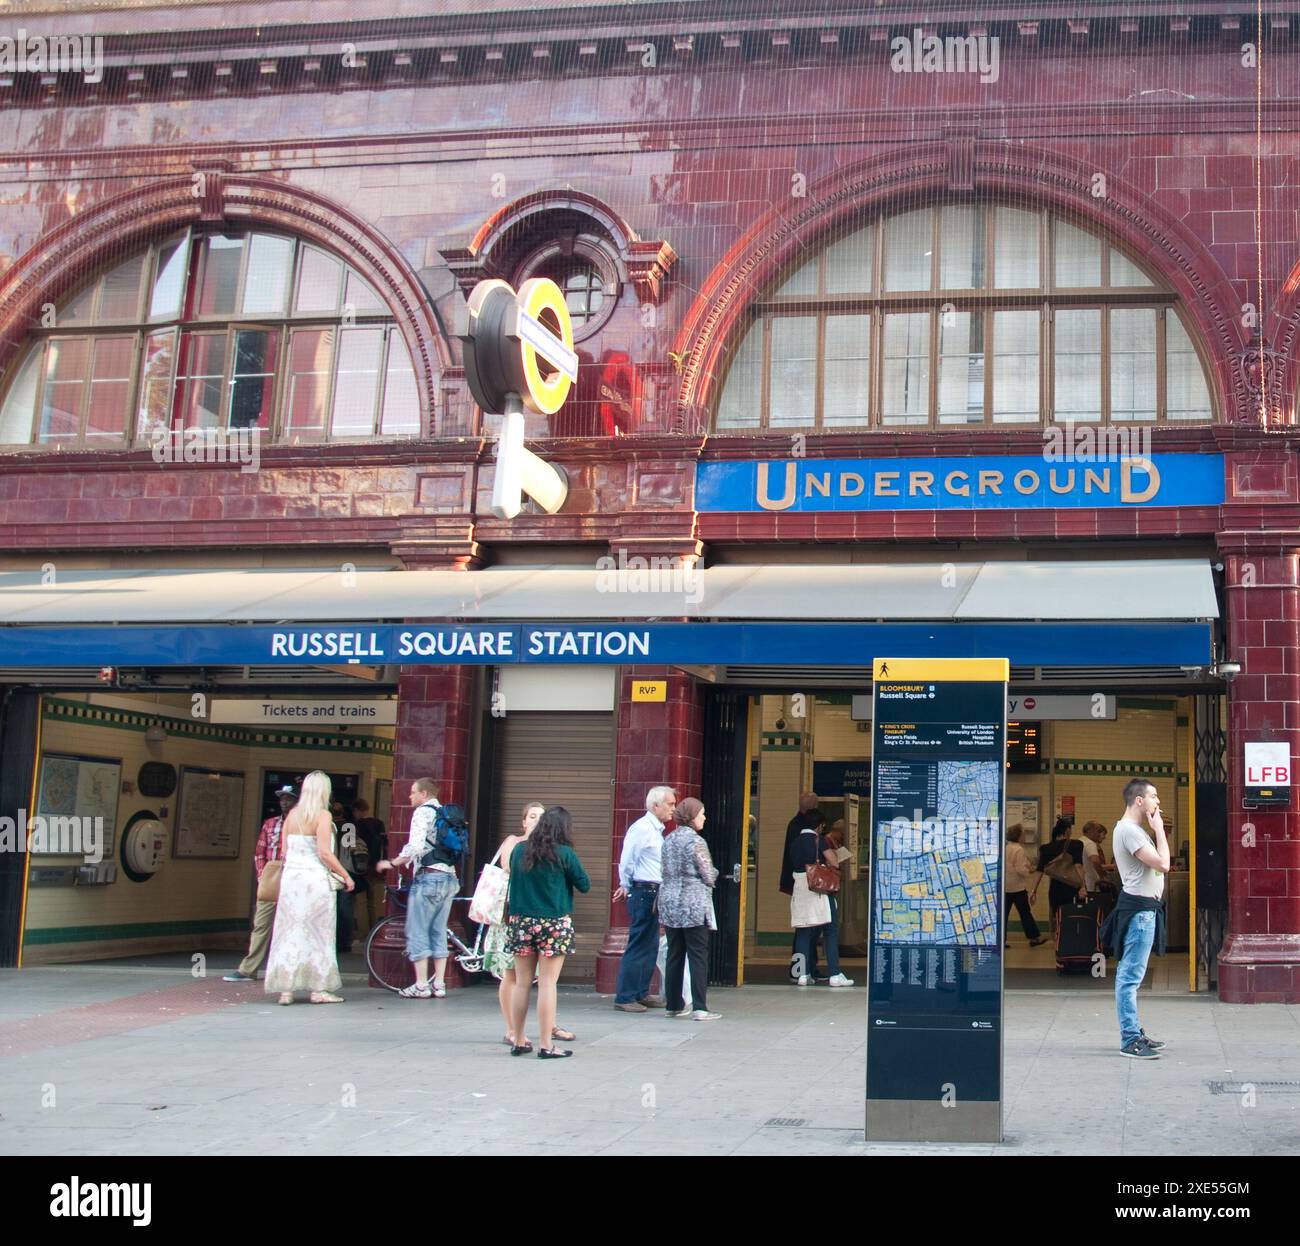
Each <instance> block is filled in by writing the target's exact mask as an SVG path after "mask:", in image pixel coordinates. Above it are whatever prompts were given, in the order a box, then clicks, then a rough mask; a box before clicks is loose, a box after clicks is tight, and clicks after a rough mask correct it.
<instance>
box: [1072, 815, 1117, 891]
mask: <svg viewBox="0 0 1300 1246" xmlns="http://www.w3.org/2000/svg"><path fill="white" fill-rule="evenodd" d="M1082 834H1083V840H1082V841H1081V845H1080V846H1081V847H1082V848H1083V887H1084V890H1085V891H1087V893H1088V894H1089V895H1090V896H1095V895H1099V894H1100V893H1101V892H1103V891H1110V892H1113V891H1114V890H1115V886H1114V883H1113V881H1112V876H1113V874H1114V866H1110V865H1107V864H1106V850H1105V849H1104V848H1103V847H1102V846H1101V845H1102V841H1103V840H1104V839H1105V838H1106V828H1105V827H1104V826H1102V824H1101V823H1100V822H1085V823H1084V824H1083V831H1082Z"/></svg>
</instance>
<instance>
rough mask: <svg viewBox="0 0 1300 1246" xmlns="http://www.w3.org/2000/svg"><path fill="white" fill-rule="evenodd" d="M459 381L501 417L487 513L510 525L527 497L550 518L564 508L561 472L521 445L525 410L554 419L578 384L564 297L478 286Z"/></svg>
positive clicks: (547, 285)
mask: <svg viewBox="0 0 1300 1246" xmlns="http://www.w3.org/2000/svg"><path fill="white" fill-rule="evenodd" d="M462 340H463V341H464V344H465V379H466V381H467V382H468V384H469V388H470V392H471V393H472V394H473V395H474V401H475V402H477V403H478V405H479V406H480V407H481V408H482V409H483V410H484V411H485V412H489V413H491V414H493V415H503V416H504V417H505V419H504V420H503V422H502V425H501V438H500V441H499V442H498V443H497V466H496V478H495V482H494V484H493V488H492V510H493V512H494V513H495V514H496V515H498V516H499V517H500V518H502V519H513V518H514V517H515V516H516V515H517V514H519V509H520V507H521V505H522V504H523V499H522V495H523V494H524V493H527V494H528V496H529V497H531V498H532V499H533V500H534V501H535V502H537V504H538V505H539V506H541V508H542V509H543V510H545V511H547V512H548V513H549V514H552V515H553V514H555V512H556V511H558V510H559V509H560V507H561V506H563V505H564V499H565V497H566V496H567V495H568V491H569V486H568V481H567V480H566V479H565V477H564V473H563V472H562V471H561V470H560V469H559V468H558V467H556V466H554V465H553V464H551V463H547V462H546V461H545V460H544V459H541V458H539V457H538V456H537V455H536V454H534V453H533V452H532V451H531V450H529V449H528V447H527V446H525V445H524V408H525V407H527V408H528V410H530V411H534V412H536V413H537V414H538V415H554V414H555V412H557V411H558V410H559V409H560V408H561V407H562V406H563V405H564V400H565V399H566V398H567V397H568V396H569V390H570V388H571V387H572V385H573V383H574V382H575V381H576V380H577V379H578V356H577V354H576V352H575V351H574V349H573V324H572V321H571V320H570V319H569V308H568V305H567V304H566V303H565V301H564V293H563V292H562V291H561V290H560V288H559V286H557V285H556V284H555V282H553V281H551V280H550V279H549V278H545V277H534V278H532V279H530V280H528V281H525V282H524V284H523V285H522V286H520V287H519V292H518V294H516V293H515V291H514V290H512V289H511V288H510V286H509V285H507V284H506V283H505V282H504V281H497V280H491V281H480V282H479V283H478V285H476V286H475V287H474V291H473V293H472V294H471V295H470V296H469V324H468V331H467V332H466V333H465V334H464V335H463V337H462Z"/></svg>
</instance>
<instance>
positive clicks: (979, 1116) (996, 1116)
mask: <svg viewBox="0 0 1300 1246" xmlns="http://www.w3.org/2000/svg"><path fill="white" fill-rule="evenodd" d="M866 1139H867V1141H868V1142H1001V1141H1002V1104H1001V1103H998V1102H996V1101H993V1102H984V1103H979V1102H970V1103H962V1102H960V1101H958V1102H957V1103H954V1104H952V1105H951V1106H950V1107H945V1106H944V1105H943V1104H942V1103H939V1102H937V1101H935V1100H933V1099H868V1100H867V1120H866Z"/></svg>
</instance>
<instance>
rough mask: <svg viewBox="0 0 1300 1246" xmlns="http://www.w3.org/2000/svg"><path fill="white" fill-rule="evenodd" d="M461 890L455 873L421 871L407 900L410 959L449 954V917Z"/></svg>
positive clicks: (440, 957)
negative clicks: (452, 903) (453, 903)
mask: <svg viewBox="0 0 1300 1246" xmlns="http://www.w3.org/2000/svg"><path fill="white" fill-rule="evenodd" d="M459 890H460V881H459V880H458V879H457V877H456V875H455V874H444V873H443V872H442V871H441V870H436V871H434V872H433V873H425V872H421V873H419V874H417V875H416V876H415V878H414V879H412V881H411V895H410V899H408V900H407V902H406V959H407V960H411V961H416V960H424V958H425V957H426V956H432V957H433V958H434V959H435V960H441V959H442V958H443V957H445V956H446V955H447V919H448V918H449V917H450V916H451V902H452V901H453V900H454V899H455V898H456V892H458V891H459Z"/></svg>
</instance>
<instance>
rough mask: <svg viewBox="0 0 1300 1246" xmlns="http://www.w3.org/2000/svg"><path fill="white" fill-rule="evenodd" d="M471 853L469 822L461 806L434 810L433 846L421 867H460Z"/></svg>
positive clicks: (426, 854)
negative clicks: (435, 865)
mask: <svg viewBox="0 0 1300 1246" xmlns="http://www.w3.org/2000/svg"><path fill="white" fill-rule="evenodd" d="M467 852H469V822H468V821H467V820H466V818H465V811H464V810H463V809H462V808H461V807H460V806H459V805H439V806H438V808H437V809H436V810H434V830H433V844H432V845H431V846H430V847H429V848H428V849H427V850H426V852H425V854H424V858H423V859H422V860H421V862H420V865H421V867H423V866H427V865H434V864H439V865H457V866H458V865H459V864H460V862H461V860H462V859H463V858H464V856H465V854H466V853H467Z"/></svg>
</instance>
